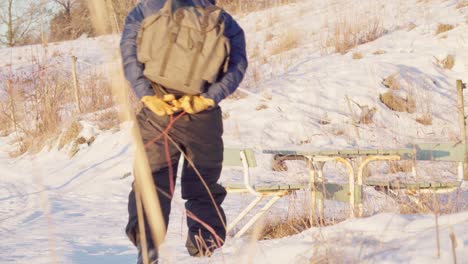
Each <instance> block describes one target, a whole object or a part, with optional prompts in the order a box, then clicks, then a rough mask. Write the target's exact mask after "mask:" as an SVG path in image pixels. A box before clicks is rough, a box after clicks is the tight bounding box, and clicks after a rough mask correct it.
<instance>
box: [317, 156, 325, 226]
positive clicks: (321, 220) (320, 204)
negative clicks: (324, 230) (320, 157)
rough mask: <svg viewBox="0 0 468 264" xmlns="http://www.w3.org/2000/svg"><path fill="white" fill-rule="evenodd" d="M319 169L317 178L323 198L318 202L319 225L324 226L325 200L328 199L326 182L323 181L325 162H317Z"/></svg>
mask: <svg viewBox="0 0 468 264" xmlns="http://www.w3.org/2000/svg"><path fill="white" fill-rule="evenodd" d="M317 165H318V166H317V167H318V172H317V176H318V177H317V178H318V182H319V183H320V184H321V185H322V197H321V198H319V201H318V205H317V207H318V224H319V225H324V224H325V217H324V214H323V211H324V200H325V198H326V197H327V194H326V191H327V190H326V189H325V182H324V179H323V167H324V165H325V162H317Z"/></svg>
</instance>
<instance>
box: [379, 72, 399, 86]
mask: <svg viewBox="0 0 468 264" xmlns="http://www.w3.org/2000/svg"><path fill="white" fill-rule="evenodd" d="M397 76H398V74H397V73H394V74H392V75H390V76H388V77H387V78H385V79H383V81H382V84H383V85H384V86H385V87H387V88H389V89H391V90H400V88H401V85H400V82H399V80H398V79H397Z"/></svg>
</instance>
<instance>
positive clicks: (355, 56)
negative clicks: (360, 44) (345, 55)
mask: <svg viewBox="0 0 468 264" xmlns="http://www.w3.org/2000/svg"><path fill="white" fill-rule="evenodd" d="M362 58H364V55H362V53H360V52H354V53H353V60H360V59H362Z"/></svg>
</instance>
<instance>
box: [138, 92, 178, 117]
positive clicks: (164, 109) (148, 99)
mask: <svg viewBox="0 0 468 264" xmlns="http://www.w3.org/2000/svg"><path fill="white" fill-rule="evenodd" d="M141 101H142V102H143V103H144V104H145V106H146V107H148V108H149V109H150V110H151V111H153V113H155V114H156V115H158V116H165V115H172V114H174V113H177V112H180V111H181V110H182V107H181V105H180V103H179V101H177V100H176V99H175V96H174V95H173V94H166V95H164V97H163V98H160V97H158V96H156V95H153V96H143V98H141Z"/></svg>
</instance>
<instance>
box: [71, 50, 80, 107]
mask: <svg viewBox="0 0 468 264" xmlns="http://www.w3.org/2000/svg"><path fill="white" fill-rule="evenodd" d="M77 60H78V59H77V58H76V57H75V56H73V55H72V56H71V62H72V78H73V88H74V95H75V104H76V107H77V109H78V113H81V103H80V87H79V86H78V76H77V74H76V61H77Z"/></svg>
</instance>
